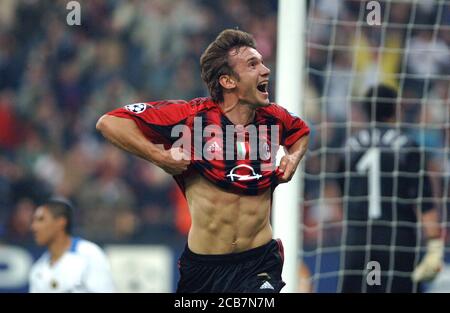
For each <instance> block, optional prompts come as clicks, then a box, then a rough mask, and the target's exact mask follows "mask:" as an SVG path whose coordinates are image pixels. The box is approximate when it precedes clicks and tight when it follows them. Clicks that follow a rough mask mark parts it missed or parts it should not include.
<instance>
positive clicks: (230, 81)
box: [219, 75, 236, 90]
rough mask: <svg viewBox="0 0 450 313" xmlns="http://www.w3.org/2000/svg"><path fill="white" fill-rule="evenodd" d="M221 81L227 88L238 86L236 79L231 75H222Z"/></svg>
mask: <svg viewBox="0 0 450 313" xmlns="http://www.w3.org/2000/svg"><path fill="white" fill-rule="evenodd" d="M219 83H220V85H221V86H222V87H223V88H224V89H226V90H230V89H233V88H236V79H235V78H234V77H233V76H231V75H221V76H220V77H219Z"/></svg>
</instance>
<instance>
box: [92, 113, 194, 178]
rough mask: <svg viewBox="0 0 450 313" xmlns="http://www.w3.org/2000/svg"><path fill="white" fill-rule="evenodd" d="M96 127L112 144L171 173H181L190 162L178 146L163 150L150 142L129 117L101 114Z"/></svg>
mask: <svg viewBox="0 0 450 313" xmlns="http://www.w3.org/2000/svg"><path fill="white" fill-rule="evenodd" d="M96 128H97V130H99V131H100V132H101V133H102V135H103V136H104V137H105V138H106V139H108V140H109V141H110V142H111V143H112V144H114V145H116V146H117V147H119V148H121V149H123V150H125V151H128V152H130V153H132V154H134V155H136V156H139V157H141V158H143V159H144V160H147V161H149V162H152V163H153V164H155V165H157V166H159V167H160V168H162V169H163V170H164V171H166V172H167V173H169V174H171V175H178V174H181V173H182V172H183V171H185V170H186V169H187V167H188V165H189V163H190V162H189V160H188V158H183V157H182V151H180V150H179V149H178V148H174V149H171V150H164V149H162V148H159V147H158V146H157V145H155V144H153V143H152V142H150V141H149V140H148V139H147V138H146V137H145V136H144V134H143V133H142V132H141V131H140V129H139V128H138V126H137V125H136V123H135V122H134V121H133V120H131V119H126V118H120V117H116V116H112V115H103V116H102V117H101V118H100V119H99V120H98V122H97V125H96Z"/></svg>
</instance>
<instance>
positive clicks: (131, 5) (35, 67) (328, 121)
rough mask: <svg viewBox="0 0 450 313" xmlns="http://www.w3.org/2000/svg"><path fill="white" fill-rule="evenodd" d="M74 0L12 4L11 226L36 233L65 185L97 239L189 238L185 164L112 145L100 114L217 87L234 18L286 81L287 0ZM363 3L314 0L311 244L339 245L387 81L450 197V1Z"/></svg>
mask: <svg viewBox="0 0 450 313" xmlns="http://www.w3.org/2000/svg"><path fill="white" fill-rule="evenodd" d="M67 2H68V1H51V0H39V1H38V0H1V1H0V129H1V132H0V238H2V239H3V241H5V242H9V243H17V244H24V243H31V237H30V233H29V221H30V218H31V215H32V212H33V209H34V208H35V206H36V204H38V203H39V202H41V201H42V200H43V199H44V198H46V197H48V196H49V195H51V194H58V195H61V196H65V197H67V198H69V199H70V200H72V201H73V202H74V204H75V205H76V207H77V211H76V216H75V217H76V219H75V223H76V225H77V229H76V232H77V233H78V234H81V235H83V236H85V237H87V238H89V239H91V240H94V241H98V242H100V243H106V242H107V243H111V242H126V243H131V242H132V243H144V242H145V243H169V244H170V243H172V242H175V241H176V242H178V241H179V240H181V239H182V238H183V237H184V236H185V235H186V232H187V229H188V227H189V217H188V214H187V209H186V203H185V201H184V199H183V197H182V195H181V194H180V192H179V191H178V190H177V187H176V185H175V183H174V182H173V181H172V179H171V177H169V176H168V175H166V174H165V173H163V172H162V171H160V170H159V169H158V168H156V167H154V166H152V165H150V164H149V163H147V162H145V161H142V160H140V159H138V158H135V157H132V156H130V155H128V154H125V153H123V152H121V151H120V150H119V149H117V148H115V147H113V146H112V145H111V144H109V143H107V142H106V141H105V140H104V139H103V138H102V137H101V136H100V135H99V134H98V133H97V132H96V130H95V123H96V121H97V119H98V118H99V117H100V116H101V115H102V114H103V113H105V112H107V111H109V110H112V109H114V108H116V107H119V106H122V105H125V104H127V103H135V102H143V101H152V100H158V99H191V98H194V97H199V96H207V90H206V88H205V87H204V85H203V83H202V81H201V79H200V71H199V58H200V55H201V53H202V52H203V50H204V49H205V48H206V46H207V45H208V43H209V42H210V41H211V40H213V39H214V38H215V36H216V35H217V34H218V33H219V32H220V31H221V30H223V29H224V28H234V27H239V28H240V29H242V30H245V31H248V32H250V33H252V34H253V35H254V36H255V39H256V41H257V45H258V49H259V50H260V52H261V53H262V55H263V56H264V59H265V63H266V64H267V65H268V66H269V67H270V68H271V69H272V74H273V77H272V78H274V77H275V75H276V71H275V70H276V69H275V57H276V30H277V28H276V26H277V25H276V22H277V1H273V0H246V1H243V0H217V1H213V0H211V1H207V0H186V1H178V0H129V1H120V0H92V1H91V0H89V1H88V0H85V1H79V2H80V4H81V26H76V25H74V26H69V25H67V23H66V15H67V13H68V10H67V9H66V3H67ZM362 3H364V2H361V1H350V0H345V1H344V0H343V1H329V0H311V1H308V20H307V42H306V45H305V46H306V52H307V53H306V63H305V65H306V74H307V75H306V78H307V79H306V90H305V91H306V93H305V97H304V100H305V101H304V114H303V116H302V117H304V119H305V120H307V122H308V123H309V124H310V125H311V126H312V140H311V144H310V151H309V152H308V157H307V160H306V176H305V177H306V184H305V214H304V222H305V225H306V231H305V240H306V243H307V244H308V243H309V244H314V245H326V244H339V239H340V238H339V236H336V234H337V233H338V232H339V227H340V226H339V221H341V219H342V208H341V205H340V194H339V191H338V190H337V186H336V184H335V183H334V180H333V173H334V172H336V162H337V158H338V155H339V149H340V148H341V147H342V144H343V142H344V140H345V139H346V138H347V136H348V135H349V133H350V132H352V131H354V127H353V125H356V126H357V125H358V122H359V123H364V122H365V120H364V116H363V114H362V112H361V110H360V108H359V106H358V101H359V100H361V99H360V97H361V96H362V95H363V94H364V91H365V89H366V88H367V87H368V86H369V85H371V84H374V83H376V82H384V83H387V84H390V85H392V86H394V87H395V88H397V90H398V91H399V93H400V96H401V97H402V101H401V103H400V107H401V108H400V110H399V111H401V113H402V114H401V118H402V125H403V126H404V127H405V130H407V131H410V132H411V133H412V134H413V135H415V136H416V137H417V139H418V140H419V141H420V143H421V145H422V146H423V147H424V148H425V151H426V152H427V160H429V162H427V166H428V168H427V169H428V170H430V171H431V172H432V173H433V177H434V178H435V179H434V184H435V191H436V195H437V199H440V198H442V197H443V195H447V197H446V199H447V200H448V190H445V189H446V188H447V189H448V188H449V185H448V178H447V184H445V183H444V181H445V179H444V178H445V175H446V174H445V173H447V175H448V173H449V169H450V164H449V163H448V159H449V157H448V155H444V154H443V153H444V152H446V153H447V154H448V149H447V150H444V147H445V146H446V145H447V147H448V145H449V144H450V139H449V138H450V134H449V107H450V100H449V96H450V93H449V88H450V86H449V84H450V80H449V75H450V50H449V45H450V6H449V5H447V4H446V3H445V2H435V1H428V0H421V1H420V4H418V3H417V2H416V4H415V5H412V4H411V3H408V2H406V1H394V2H392V3H391V2H389V3H386V1H380V3H381V4H382V8H383V10H382V17H383V19H382V23H383V24H382V25H381V26H369V25H368V24H367V23H366V22H365V18H366V15H367V11H366V9H365V7H364V5H363V4H362ZM294 40H295V39H294ZM274 81H275V80H274V79H272V82H273V83H271V87H270V88H271V91H272V92H271V97H272V100H274V99H275V97H274V90H275V88H274ZM444 160H447V161H446V162H445V161H444ZM328 174H329V175H328ZM441 204H442V205H443V207H445V206H446V205H447V204H446V203H441ZM0 241H1V239H0Z"/></svg>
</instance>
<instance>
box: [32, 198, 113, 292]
mask: <svg viewBox="0 0 450 313" xmlns="http://www.w3.org/2000/svg"><path fill="white" fill-rule="evenodd" d="M72 211H73V210H72V206H71V205H70V204H69V203H68V202H67V201H65V200H62V199H50V200H48V201H47V202H45V203H44V204H42V205H41V206H39V207H38V208H37V209H36V211H35V213H34V216H33V222H32V225H31V229H32V231H33V233H34V237H35V240H36V243H37V244H38V245H40V246H46V247H47V248H48V251H47V252H45V253H44V254H43V255H42V256H41V257H40V258H39V259H38V260H37V261H36V263H35V264H33V266H32V268H31V272H30V292H32V293H38V292H46V293H58V292H59V293H61V292H64V293H67V292H114V285H113V280H112V276H111V270H110V266H109V263H108V260H107V258H106V256H105V254H104V253H103V251H102V250H101V249H100V247H99V246H97V245H96V244H94V243H92V242H90V241H87V240H84V239H81V238H78V237H72V236H71V235H70V234H71V227H72Z"/></svg>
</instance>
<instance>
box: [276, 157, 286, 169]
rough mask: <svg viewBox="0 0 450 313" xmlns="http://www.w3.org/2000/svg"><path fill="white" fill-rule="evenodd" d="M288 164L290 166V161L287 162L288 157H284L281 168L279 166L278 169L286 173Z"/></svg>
mask: <svg viewBox="0 0 450 313" xmlns="http://www.w3.org/2000/svg"><path fill="white" fill-rule="evenodd" d="M287 164H288V161H287V159H286V157H285V156H284V157H282V158H281V161H280V166H278V169H279V170H280V171H282V172H285V171H286V166H287Z"/></svg>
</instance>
